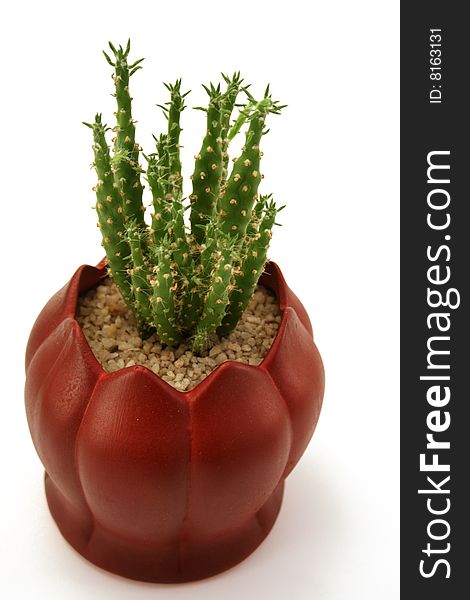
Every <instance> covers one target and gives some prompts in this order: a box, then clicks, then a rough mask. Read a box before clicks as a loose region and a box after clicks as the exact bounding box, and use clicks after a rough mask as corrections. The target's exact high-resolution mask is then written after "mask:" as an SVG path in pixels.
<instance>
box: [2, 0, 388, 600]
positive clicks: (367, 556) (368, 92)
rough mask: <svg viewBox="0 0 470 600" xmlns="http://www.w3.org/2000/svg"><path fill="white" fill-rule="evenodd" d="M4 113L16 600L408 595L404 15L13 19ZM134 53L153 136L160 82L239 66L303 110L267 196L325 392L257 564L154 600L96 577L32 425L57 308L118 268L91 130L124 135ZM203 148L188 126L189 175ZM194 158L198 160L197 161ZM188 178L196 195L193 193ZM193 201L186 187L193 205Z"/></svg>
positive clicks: (136, 7) (197, 12) (375, 11)
mask: <svg viewBox="0 0 470 600" xmlns="http://www.w3.org/2000/svg"><path fill="white" fill-rule="evenodd" d="M2 13H3V15H2V24H1V32H0V33H1V35H0V44H1V56H2V84H3V85H2V92H1V96H0V102H1V104H2V106H1V112H0V114H1V121H0V139H1V143H0V148H1V150H0V151H1V154H2V156H1V163H0V164H1V167H2V169H1V170H2V180H1V209H0V211H1V223H2V226H1V232H2V237H1V248H2V255H3V260H2V271H3V273H2V278H1V286H2V288H1V301H2V315H3V327H2V333H3V335H2V338H3V344H2V345H1V352H2V359H1V365H2V381H1V386H2V392H1V395H2V404H1V418H0V444H1V449H0V460H1V461H2V465H1V469H2V493H1V495H0V519H1V535H0V544H1V547H0V569H1V570H2V573H1V577H0V590H1V592H0V593H1V595H2V596H3V597H4V598H8V599H9V600H10V599H16V598H31V599H43V598H44V599H46V598H47V600H53V599H56V598H57V599H58V598H61V599H63V598H67V599H68V600H75V599H79V598H80V599H82V598H100V600H108V599H113V600H120V599H126V600H127V599H128V598H132V599H133V600H140V599H146V598H155V597H158V598H164V599H165V600H166V599H168V600H173V599H176V598H178V599H180V598H181V599H186V598H188V599H189V598H191V600H198V599H203V598H204V600H210V599H215V598H217V599H220V598H223V599H224V600H231V599H235V598H247V599H248V600H251V599H253V600H257V599H258V598H259V599H262V598H273V599H278V598H279V599H281V598H286V597H289V598H292V599H294V600H304V599H307V598H315V599H316V600H356V599H357V600H376V599H377V598H380V599H381V600H389V599H395V598H398V579H399V571H398V566H399V564H398V517H399V514H398V458H399V454H398V291H399V290H398V91H399V90H398V2H391V1H382V2H377V1H376V0H370V1H365V0H358V1H356V2H350V1H349V0H341V1H339V0H337V1H335V2H333V1H331V2H326V1H319V0H310V1H309V2H301V1H299V0H290V1H289V2H283V3H280V2H275V1H274V0H271V1H269V2H268V1H267V0H264V1H256V2H255V1H253V0H250V1H248V2H247V1H245V0H238V1H237V2H234V3H228V2H204V1H198V2H189V1H182V0H179V1H178V2H174V3H172V2H156V1H155V0H154V1H152V2H139V1H132V2H130V1H128V2H122V1H120V0H113V1H112V2H111V1H99V2H98V1H94V2H91V1H89V0H81V1H80V2H76V3H68V2H53V1H50V0H42V1H41V2H32V1H31V2H24V1H23V2H21V1H17V2H15V3H13V2H10V3H9V5H8V7H4V8H3V9H2ZM129 36H130V37H131V38H132V42H133V51H132V56H133V57H134V58H140V57H141V56H145V57H146V61H145V62H144V69H143V70H142V71H139V72H138V74H136V75H135V76H134V77H133V81H132V90H133V96H134V98H135V109H134V110H135V116H136V118H137V119H138V121H139V123H138V125H137V127H138V140H139V141H140V143H141V144H143V146H144V148H145V149H146V150H149V148H150V141H151V137H150V136H151V133H152V132H154V133H158V132H159V131H160V129H161V128H162V126H163V119H162V116H161V113H160V111H159V109H157V108H156V107H155V104H156V103H157V102H162V101H165V100H166V99H167V98H166V96H165V90H164V88H163V85H162V81H173V80H175V79H176V78H177V77H180V76H182V77H183V81H184V86H185V88H188V89H189V88H191V89H192V90H193V93H192V94H191V95H190V98H189V104H190V105H193V106H194V105H198V104H201V103H202V102H204V100H205V97H204V96H205V93H204V92H203V91H202V88H201V87H200V83H207V82H208V81H209V80H211V79H215V78H216V77H217V74H218V73H219V72H220V71H221V70H223V71H224V72H232V71H234V70H236V69H237V70H238V69H240V70H241V71H242V73H243V75H244V76H245V78H246V79H247V80H248V81H252V82H253V84H254V85H253V88H252V90H253V93H258V94H260V93H262V91H263V90H264V86H265V84H266V83H267V82H271V85H272V91H273V94H274V97H275V98H279V99H280V100H282V101H283V102H286V103H287V104H288V105H289V107H288V108H287V109H286V110H285V111H284V114H283V115H282V116H280V117H272V118H271V120H270V125H271V127H272V129H271V132H270V134H269V135H268V136H267V138H265V140H264V151H265V157H264V168H263V171H264V173H265V176H266V178H265V180H264V182H263V185H264V187H263V191H264V192H273V193H274V195H275V198H276V199H277V200H278V201H279V202H280V203H282V204H283V203H285V204H287V208H286V209H285V211H284V212H283V213H282V214H281V216H282V222H283V224H284V226H283V227H282V228H278V229H277V231H276V232H275V238H274V241H273V244H272V249H271V252H270V255H271V258H273V259H274V260H276V261H277V262H279V263H280V265H281V266H282V269H283V271H284V274H285V276H286V279H287V282H288V283H289V285H290V286H291V287H292V288H293V289H294V290H295V292H296V293H297V295H298V296H299V297H300V298H301V299H302V301H303V302H304V304H305V306H306V308H307V310H308V312H309V314H310V316H311V319H312V322H313V325H314V330H315V335H316V340H317V344H318V346H319V348H320V351H321V353H322V355H323V358H324V362H325V368H326V377H327V390H326V396H325V403H324V409H323V412H322V415H321V418H320V422H319V425H318V428H317V431H316V433H315V435H314V438H313V440H312V442H311V444H310V446H309V448H308V450H307V451H306V453H305V455H304V457H303V459H302V461H301V462H300V464H299V465H298V467H297V468H296V470H295V471H294V473H293V474H292V475H291V476H290V477H289V479H288V481H287V486H286V495H285V501H284V505H283V508H282V511H281V514H280V517H279V519H278V521H277V523H276V525H275V527H274V529H273V531H272V533H271V534H270V535H269V537H268V538H267V540H266V541H265V542H264V543H263V544H262V546H261V547H260V548H259V549H258V550H257V551H256V552H255V553H254V554H253V555H252V556H251V557H250V558H248V559H247V560H246V561H244V562H243V563H242V564H240V565H238V566H237V567H235V568H233V569H232V570H230V571H228V572H226V573H224V574H221V575H219V576H216V577H213V578H211V579H209V580H206V581H201V582H198V583H194V584H186V585H181V586H168V585H150V584H140V583H137V582H132V581H128V580H125V579H123V578H120V577H116V576H113V575H110V574H108V573H106V572H104V571H102V570H100V569H98V568H96V567H94V566H92V565H90V564H89V563H87V562H86V561H85V560H84V559H82V558H81V557H80V556H79V555H78V554H77V553H76V552H75V551H74V550H72V549H71V548H70V547H69V546H68V545H67V543H66V542H65V541H64V540H63V539H62V538H61V536H60V534H59V532H58V530H57V529H56V527H55V525H54V524H53V521H52V519H51V517H50V516H49V513H48V511H47V508H46V502H45V497H44V493H43V481H42V478H43V470H42V466H41V464H40V462H39V460H38V459H37V457H36V454H35V451H34V449H33V445H32V443H31V441H30V438H29V432H28V429H27V424H26V419H25V415H24V407H23V383H24V371H23V355H24V348H25V344H26V340H27V336H28V333H29V330H30V328H31V326H32V324H33V322H34V319H35V317H36V315H37V313H38V312H39V310H40V309H41V307H42V306H43V304H44V303H45V302H46V301H47V299H48V298H49V297H50V296H51V295H52V293H53V292H55V291H56V290H57V289H58V288H59V287H61V286H62V285H63V284H64V283H65V281H66V280H67V279H68V278H69V277H70V276H71V275H72V273H73V271H74V270H75V269H76V267H77V266H78V265H80V264H82V263H86V262H88V263H92V264H94V263H96V262H97V261H98V260H99V259H100V258H101V254H102V251H101V248H100V244H99V242H100V240H99V234H98V231H97V229H96V227H95V215H94V213H93V211H92V210H91V209H90V206H91V205H92V204H93V202H94V198H93V193H92V192H91V189H90V188H91V186H92V185H93V182H94V176H93V173H92V172H91V171H90V169H89V164H90V162H91V147H90V143H91V142H90V131H89V130H88V129H86V128H85V127H84V126H83V125H81V121H82V120H91V119H92V118H93V115H94V113H95V112H96V111H103V113H104V115H105V116H106V118H107V120H108V121H111V120H112V111H113V99H112V98H111V97H110V95H109V94H110V92H111V91H112V81H111V79H110V68H109V66H108V65H107V64H106V62H105V60H104V59H103V57H102V55H101V50H102V49H103V48H104V47H105V43H106V42H107V40H108V39H111V40H113V41H115V42H116V43H120V42H121V43H125V41H126V39H127V37H129ZM203 130H204V125H203V114H202V113H200V112H197V111H192V110H191V109H189V108H188V109H187V110H186V112H185V114H184V132H183V143H184V145H185V150H184V159H185V162H183V164H186V169H185V175H186V177H187V176H188V175H189V173H190V172H191V170H192V166H191V161H192V155H193V154H195V152H196V151H197V150H198V148H199V144H200V141H201V135H202V132H203ZM188 159H189V162H188ZM186 181H188V179H186ZM186 192H187V188H186Z"/></svg>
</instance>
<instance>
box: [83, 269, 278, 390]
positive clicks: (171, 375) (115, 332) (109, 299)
mask: <svg viewBox="0 0 470 600" xmlns="http://www.w3.org/2000/svg"><path fill="white" fill-rule="evenodd" d="M77 320H78V322H79V323H80V326H81V327H82V330H83V332H84V334H85V337H86V339H87V340H88V343H89V344H90V347H91V349H92V350H93V353H94V355H95V356H96V358H97V360H98V361H99V362H100V364H101V365H102V367H103V368H104V369H105V371H108V372H111V371H117V370H118V369H123V368H124V367H130V366H133V365H143V366H145V367H148V368H149V369H150V370H151V371H153V372H154V373H155V374H156V375H159V376H160V377H161V378H162V379H164V380H165V381H166V382H168V383H169V384H170V385H172V386H173V387H175V388H176V389H177V390H180V391H189V390H191V389H193V388H194V387H195V386H196V385H197V384H198V383H200V382H201V381H202V380H203V379H204V378H205V377H207V375H209V373H211V372H212V371H213V370H214V369H215V368H216V367H217V366H218V365H220V364H221V363H223V362H225V361H226V360H235V361H238V362H242V363H246V364H249V365H259V364H260V362H261V361H262V360H263V358H264V357H265V356H266V353H267V351H268V350H269V348H270V347H271V344H272V343H273V340H274V338H275V337H276V333H277V330H278V328H279V323H280V321H281V315H280V310H279V306H278V304H277V301H276V298H275V296H274V295H273V294H272V292H270V291H269V290H267V289H266V288H264V287H261V286H258V287H257V288H256V290H255V292H254V294H253V298H252V300H251V302H250V305H249V306H248V308H247V310H246V311H245V313H244V314H243V316H242V318H241V319H240V321H239V323H238V325H237V327H236V328H235V330H234V331H233V332H232V333H231V334H230V335H229V336H228V337H227V338H222V339H220V340H219V339H218V338H217V336H214V339H213V345H212V347H211V349H210V350H209V351H208V352H205V353H204V355H203V356H200V357H197V356H194V355H193V353H192V352H191V349H190V345H189V344H186V343H182V344H180V345H179V346H178V347H177V348H170V347H168V346H166V347H165V346H164V347H162V345H161V344H160V342H159V341H158V337H157V336H156V335H155V334H154V335H152V336H151V337H149V338H147V339H145V340H142V339H141V337H140V336H139V333H138V330H137V326H136V321H135V318H134V315H133V314H132V313H131V311H130V310H129V309H128V308H127V307H126V305H125V304H124V301H123V300H122V298H121V295H120V294H119V292H118V291H117V289H116V286H115V285H114V282H113V281H112V280H111V279H110V278H106V279H103V281H102V283H101V284H100V285H98V286H97V287H95V288H93V289H92V290H90V291H88V292H87V293H86V294H84V295H83V296H81V297H80V298H79V301H78V308H77Z"/></svg>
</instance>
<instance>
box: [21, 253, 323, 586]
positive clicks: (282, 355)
mask: <svg viewBox="0 0 470 600" xmlns="http://www.w3.org/2000/svg"><path fill="white" fill-rule="evenodd" d="M104 275H105V270H104V268H103V266H102V264H100V265H99V266H98V267H91V266H82V267H80V268H79V269H78V270H77V272H76V273H75V275H74V276H73V277H72V279H71V280H70V281H69V283H67V284H66V285H65V287H64V288H62V290H60V291H59V292H58V293H57V294H56V295H55V296H53V297H52V298H51V300H50V301H49V302H48V303H47V305H46V306H45V307H44V309H43V310H42V312H41V314H40V315H39V317H38V319H37V321H36V323H35V325H34V327H33V330H32V332H31V335H30V338H29V342H28V348H27V351H26V371H27V376H26V412H27V416H28V423H29V427H30V431H31V435H32V438H33V441H34V445H35V447H36V450H37V452H38V454H39V457H40V459H41V461H42V463H43V464H44V467H45V469H46V475H45V484H46V495H47V500H48V503H49V508H50V511H51V513H52V516H53V517H54V519H55V521H56V523H57V525H58V526H59V529H60V531H61V532H62V534H63V535H64V537H65V538H66V539H67V540H68V541H69V542H70V544H71V545H72V546H73V547H74V548H75V549H76V550H78V552H80V553H81V554H82V555H83V556H85V557H86V558H87V559H88V560H90V561H91V562H93V563H95V564H97V565H99V566H100V567H103V568H104V569H108V570H109V571H113V572H115V573H118V574H120V575H124V576H126V577H131V578H133V579H139V580H144V581H154V582H181V581H188V580H193V579H199V578H203V577H208V576H209V575H213V574H215V573H217V572H219V571H223V570H224V569H227V568H229V567H231V566H233V565H234V564H236V563H238V562H239V561H241V560H242V559H243V558H245V557H246V556H248V555H249V554H250V553H251V552H252V551H253V550H254V549H255V548H256V547H257V546H258V545H259V544H260V543H261V542H262V540H263V539H264V538H265V537H266V535H267V534H268V533H269V531H270V529H271V527H272V526H273V524H274V522H275V520H276V517H277V515H278V512H279V509H280V505H281V501H282V494H283V489H284V479H285V477H286V476H287V475H288V474H289V472H290V471H291V470H292V468H293V467H294V466H295V464H296V463H297V461H298V460H299V458H300V457H301V455H302V453H303V452H304V450H305V448H306V446H307V444H308V442H309V440H310V437H311V436H312V433H313V431H314V429H315V425H316V423H317V420H318V417H319V413H320V408H321V403H322V398H323V388H324V375H323V366H322V362H321V358H320V355H319V353H318V351H317V348H316V346H315V344H314V342H313V337H312V330H311V326H310V321H309V319H308V316H307V314H306V312H305V309H304V308H303V306H302V304H301V303H300V301H299V300H298V299H297V297H296V296H295V295H294V294H293V293H292V291H291V290H290V289H289V288H288V286H287V285H286V283H285V281H284V278H283V276H282V273H281V271H280V269H279V267H278V266H277V265H276V264H274V263H270V264H269V266H268V268H267V273H266V274H265V275H263V278H262V281H261V283H262V284H263V285H265V286H267V287H269V288H271V289H272V290H273V291H274V292H275V294H276V296H277V298H278V301H279V303H280V306H281V309H282V321H281V324H280V327H279V331H278V333H277V336H276V339H275V341H274V343H273V345H272V347H271V349H270V350H269V352H268V354H267V356H266V358H265V359H264V360H263V362H262V363H261V365H260V366H259V367H253V366H248V365H245V364H241V363H237V362H233V361H228V362H225V363H223V364H221V365H220V366H218V367H217V369H216V370H215V371H213V372H212V373H211V374H210V375H209V376H208V377H207V378H206V379H205V380H204V381H203V382H202V383H200V384H199V385H198V386H196V388H194V389H193V390H191V391H189V392H178V391H177V390H176V389H174V388H172V387H171V386H170V385H168V384H167V383H166V382H165V381H163V380H162V379H160V378H159V377H158V376H157V375H155V374H154V373H152V372H151V371H150V370H148V369H146V368H145V367H141V366H133V367H128V368H125V369H121V370H119V371H117V372H114V373H106V372H105V371H104V370H103V369H102V368H101V366H100V365H99V363H98V362H97V360H96V359H95V357H94V356H93V354H92V352H91V350H90V347H89V346H88V343H87V341H86V339H85V337H84V335H83V333H82V331H81V329H80V326H79V324H78V322H77V321H76V319H75V312H76V306H77V298H78V295H79V294H80V293H81V292H84V291H86V290H88V289H90V288H91V287H93V286H94V285H96V284H97V282H98V281H99V280H100V279H101V278H102V277H103V276H104Z"/></svg>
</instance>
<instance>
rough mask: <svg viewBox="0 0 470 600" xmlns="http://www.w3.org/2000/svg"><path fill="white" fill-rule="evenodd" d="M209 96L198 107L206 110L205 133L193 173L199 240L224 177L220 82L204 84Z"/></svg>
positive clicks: (193, 215)
mask: <svg viewBox="0 0 470 600" xmlns="http://www.w3.org/2000/svg"><path fill="white" fill-rule="evenodd" d="M204 89H205V90H206V92H207V93H208V95H209V106H208V107H207V108H201V107H198V108H199V109H200V110H203V111H205V112H207V125H206V135H205V136H204V140H203V142H202V147H201V149H200V151H199V154H197V155H196V156H195V161H196V162H195V167H194V173H193V175H192V183H193V191H192V194H191V195H190V196H189V199H190V200H191V233H192V235H193V237H194V239H195V240H196V242H197V243H199V244H202V242H203V241H204V237H205V236H204V227H205V225H207V222H208V220H209V219H210V218H211V217H212V215H213V214H214V213H215V210H216V207H217V198H218V196H219V191H220V182H221V177H222V116H221V110H222V95H221V93H220V85H219V86H217V87H214V86H213V85H212V84H210V87H206V86H204Z"/></svg>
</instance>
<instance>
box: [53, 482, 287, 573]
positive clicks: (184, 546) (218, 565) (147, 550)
mask: <svg viewBox="0 0 470 600" xmlns="http://www.w3.org/2000/svg"><path fill="white" fill-rule="evenodd" d="M45 487H46V496H47V502H48V505H49V510H50V512H51V514H52V517H53V518H54V520H55V522H56V523H57V526H58V527H59V529H60V531H61V533H62V535H63V536H64V537H65V539H66V540H67V541H68V542H69V543H70V544H71V545H72V546H73V548H75V550H77V552H79V553H80V554H81V555H82V556H84V557H85V558H86V559H87V560H89V561H90V562H92V563H94V564H95V565H97V566H99V567H101V568H103V569H106V570H107V571H111V572H112V573H116V574H118V575H122V576H124V577H128V578H130V579H137V580H139V581H148V582H154V583H181V582H184V581H194V580H197V579H203V578H205V577H210V576H211V575H215V574H216V573H220V572H221V571H225V570H226V569H229V568H230V567H233V566H234V565H236V564H237V563H239V562H240V561H242V560H243V559H244V558H246V557H247V556H249V555H250V554H251V553H252V552H253V551H254V550H255V549H256V548H257V547H258V546H259V544H261V542H262V541H263V540H264V539H265V537H266V536H267V535H268V533H269V532H270V531H271V528H272V527H273V525H274V523H275V521H276V518H277V516H278V514H279V510H280V508H281V503H282V496H283V492H284V482H283V481H282V482H281V483H280V484H279V485H278V486H277V488H276V489H275V490H274V492H273V494H272V495H271V496H270V497H269V499H268V501H267V502H266V503H265V504H264V505H263V506H262V507H261V508H260V510H259V511H258V512H257V513H255V514H254V515H253V516H251V517H250V518H249V519H248V520H247V521H246V522H245V523H243V524H242V525H240V526H239V527H238V528H237V529H236V530H233V531H231V532H230V533H229V534H227V533H224V534H223V535H220V536H219V537H215V538H210V539H209V538H208V539H203V538H200V539H197V540H191V539H183V538H181V539H180V540H177V541H176V542H175V543H173V544H171V545H168V544H165V545H162V544H161V543H158V542H149V543H148V545H147V546H146V547H143V546H142V541H138V542H134V541H133V540H131V539H123V538H117V537H116V535H115V534H113V533H112V532H110V531H107V530H106V529H104V528H103V527H102V526H101V525H100V524H99V523H97V522H96V521H95V522H93V520H92V519H91V516H90V518H87V519H84V516H83V515H84V512H83V507H80V509H79V510H78V509H77V508H75V507H74V505H73V504H71V503H70V501H69V500H67V498H65V497H64V495H63V494H62V493H61V492H60V490H59V489H58V487H57V486H56V485H55V484H54V482H53V481H52V479H51V478H50V477H49V475H48V474H47V473H46V475H45Z"/></svg>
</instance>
